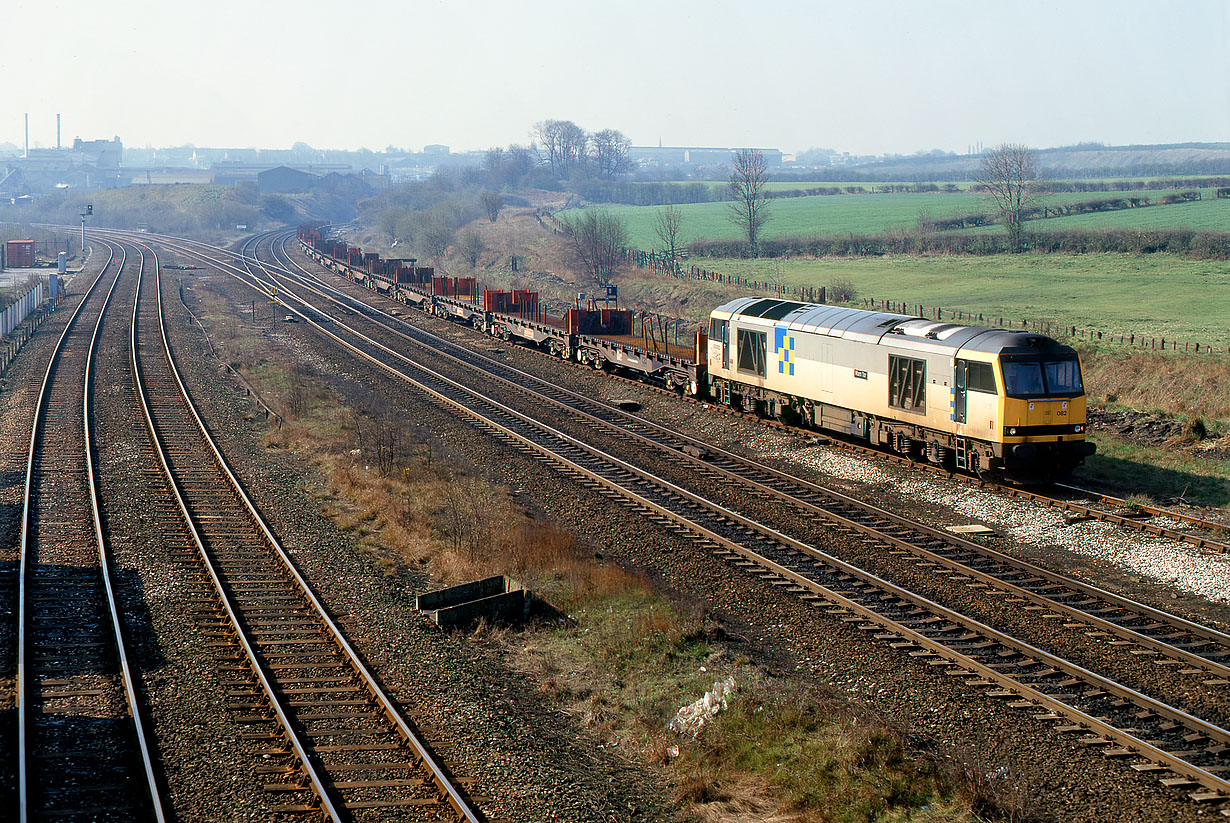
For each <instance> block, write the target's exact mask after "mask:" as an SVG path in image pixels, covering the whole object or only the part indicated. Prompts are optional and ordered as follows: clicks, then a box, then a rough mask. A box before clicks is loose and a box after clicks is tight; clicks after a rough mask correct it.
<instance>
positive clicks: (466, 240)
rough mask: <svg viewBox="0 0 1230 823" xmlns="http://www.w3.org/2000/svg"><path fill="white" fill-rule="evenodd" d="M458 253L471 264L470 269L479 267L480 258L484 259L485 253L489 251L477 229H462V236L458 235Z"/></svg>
mask: <svg viewBox="0 0 1230 823" xmlns="http://www.w3.org/2000/svg"><path fill="white" fill-rule="evenodd" d="M456 246H457V253H458V254H460V255H461V258H462V259H463V260H465V261H466V262H467V263H469V264H470V268H472V269H473V268H477V267H478V258H480V257H482V255H483V252H485V251H486V250H487V243H486V241H485V240H483V236H482V235H481V234H479V233H478V232H477V231H476V230H475V229H472V228H468V229H462V231H461V234H459V235H457V244H456Z"/></svg>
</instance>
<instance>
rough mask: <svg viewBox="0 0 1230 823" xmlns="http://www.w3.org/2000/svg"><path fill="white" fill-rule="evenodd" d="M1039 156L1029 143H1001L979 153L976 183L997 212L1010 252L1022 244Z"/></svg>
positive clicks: (1034, 195) (1035, 195)
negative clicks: (1010, 248) (983, 152)
mask: <svg viewBox="0 0 1230 823" xmlns="http://www.w3.org/2000/svg"><path fill="white" fill-rule="evenodd" d="M1037 177H1038V155H1037V153H1036V152H1035V151H1034V150H1033V149H1031V148H1029V147H1028V146H1022V145H1020V144H1019V143H1004V144H1003V145H1001V146H998V147H996V148H994V149H991V150H990V151H988V152H986V153H985V154H983V155H982V165H981V166H980V167H979V169H978V178H977V179H978V183H979V184H981V185H982V187H983V188H984V189H985V190H986V192H987V196H988V197H989V198H990V199H991V201H992V202H993V203H994V204H995V208H996V210H998V212H999V220H1000V222H1001V223H1003V224H1004V228H1006V229H1007V230H1008V243H1009V245H1010V246H1011V247H1012V250H1013V251H1021V250H1022V249H1023V248H1024V247H1025V213H1026V211H1027V210H1028V209H1029V207H1030V205H1031V204H1032V203H1033V201H1034V200H1035V199H1036V198H1037V196H1038V191H1037V189H1036V187H1035V186H1034V185H1033V181H1034V180H1036V179H1037Z"/></svg>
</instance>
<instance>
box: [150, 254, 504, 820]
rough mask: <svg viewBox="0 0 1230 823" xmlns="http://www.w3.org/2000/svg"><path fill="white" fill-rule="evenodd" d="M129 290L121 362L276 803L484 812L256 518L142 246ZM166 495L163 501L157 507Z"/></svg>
mask: <svg viewBox="0 0 1230 823" xmlns="http://www.w3.org/2000/svg"><path fill="white" fill-rule="evenodd" d="M153 268H154V271H153V273H152V275H148V274H147V275H144V276H143V277H142V280H141V283H140V285H139V287H138V289H139V290H138V295H137V298H136V300H135V301H134V307H133V314H132V325H131V331H130V344H131V357H132V370H133V374H134V375H136V378H137V379H136V381H135V388H136V392H137V396H138V399H139V401H140V404H141V408H142V414H143V416H144V419H145V424H146V426H147V428H148V430H149V432H150V436H151V442H152V445H153V450H154V455H155V457H156V459H157V462H158V464H159V465H160V466H161V469H162V473H163V476H164V484H163V488H164V489H165V493H166V495H167V496H169V502H170V504H171V506H172V507H173V510H174V511H176V512H178V514H179V515H180V517H179V529H180V531H181V532H182V540H181V550H180V552H179V554H178V559H179V560H180V561H184V560H188V559H192V560H194V561H195V563H197V564H198V568H199V570H200V576H201V579H202V583H203V584H204V585H205V586H207V587H208V591H209V596H208V598H207V601H206V605H205V606H204V607H203V608H200V609H198V610H197V612H198V613H197V615H196V616H197V619H198V624H199V626H200V628H201V631H202V633H203V634H204V635H205V636H207V637H210V638H212V639H211V640H209V642H208V643H207V646H208V647H209V648H211V649H212V650H213V652H214V654H215V655H216V656H217V657H218V658H219V662H218V668H219V670H220V673H221V676H222V677H224V678H225V680H226V685H227V687H228V688H229V689H230V692H229V694H230V698H231V703H230V706H229V709H230V711H231V712H232V713H233V719H234V721H235V722H236V723H239V724H241V725H242V726H243V727H244V728H245V731H244V732H243V733H242V735H243V737H244V738H245V739H246V740H249V741H257V742H259V743H260V744H261V745H263V746H265V750H264V759H263V762H262V763H260V764H259V765H254V769H255V770H256V771H257V773H258V774H260V775H262V776H263V779H264V781H265V782H264V787H265V790H266V792H268V793H269V795H270V797H271V801H270V804H269V808H270V809H271V810H272V811H273V812H275V813H299V812H303V813H320V814H322V815H323V816H324V817H326V818H327V819H330V820H337V821H341V820H350V819H363V820H367V819H397V820H404V819H426V820H439V819H456V820H468V821H478V820H483V819H485V818H484V817H483V816H482V814H481V812H479V811H478V810H477V808H476V807H475V806H474V804H473V801H472V800H471V799H470V798H469V797H468V796H467V795H466V793H465V792H464V791H463V790H462V789H460V788H459V786H458V785H457V782H456V781H455V780H454V779H453V778H452V777H451V775H449V773H448V772H447V771H446V770H445V769H444V768H443V767H442V766H441V765H440V764H439V763H438V762H437V760H436V758H435V756H434V755H433V754H432V752H431V751H430V749H429V748H428V747H427V745H426V744H425V743H424V742H423V741H422V740H421V739H420V738H419V736H418V735H417V734H416V732H415V731H414V730H413V728H412V727H411V725H410V724H409V723H408V722H407V721H406V719H405V718H404V716H403V714H402V712H401V711H400V710H399V708H398V707H397V706H396V705H395V704H394V702H393V701H392V700H391V699H390V698H389V697H388V695H387V694H386V693H385V692H384V690H383V689H382V687H381V686H380V685H379V683H378V682H377V680H376V678H375V677H374V675H373V674H372V673H371V671H369V669H368V668H367V666H366V665H365V664H364V663H363V661H362V660H361V659H360V657H359V655H358V654H357V653H356V652H355V650H354V649H353V647H352V646H351V644H350V642H349V641H348V640H347V639H346V637H345V636H344V634H343V633H342V631H341V630H340V629H339V627H338V626H337V624H336V623H335V621H334V620H333V619H332V617H331V616H330V615H329V613H328V611H327V609H326V608H325V606H324V605H323V604H322V603H321V601H320V599H319V598H318V597H317V596H316V594H315V593H314V591H313V590H312V588H311V586H310V585H309V584H308V582H307V581H306V580H305V579H304V578H303V576H302V575H301V574H300V573H299V572H298V570H297V569H296V568H295V566H294V564H293V562H292V561H291V560H290V558H289V556H288V555H287V553H286V552H285V550H284V549H283V548H282V546H281V545H280V543H279V542H278V540H277V538H276V536H275V535H274V533H273V531H272V529H271V528H270V526H269V525H268V524H267V523H266V522H265V520H264V519H263V518H262V516H261V515H260V513H259V512H258V511H257V509H256V507H255V506H254V505H253V504H252V502H251V499H250V497H249V495H248V494H247V492H246V491H245V489H244V488H243V485H242V484H241V483H240V481H239V480H238V478H237V477H236V475H235V473H234V472H233V471H232V470H231V468H230V467H229V465H228V463H227V461H226V459H225V457H224V456H223V455H222V453H221V451H220V450H219V449H218V447H217V445H216V443H215V442H214V439H213V437H212V436H211V434H210V432H209V430H208V428H207V426H206V425H205V424H204V422H203V420H202V418H201V416H200V414H199V412H198V411H197V409H196V407H195V404H194V403H193V401H192V398H191V394H190V393H189V391H188V390H187V388H186V386H185V384H184V382H183V380H182V378H181V376H180V374H179V371H178V368H177V366H176V364H175V358H174V350H173V348H172V346H171V344H170V342H169V338H168V335H167V331H166V326H165V317H164V314H163V306H162V299H163V298H162V292H161V277H160V270H159V268H158V266H157V259H156V257H155V258H154V267H153ZM167 508H168V507H167V505H166V503H165V502H164V504H163V505H162V509H163V510H164V511H165V510H166V509H167Z"/></svg>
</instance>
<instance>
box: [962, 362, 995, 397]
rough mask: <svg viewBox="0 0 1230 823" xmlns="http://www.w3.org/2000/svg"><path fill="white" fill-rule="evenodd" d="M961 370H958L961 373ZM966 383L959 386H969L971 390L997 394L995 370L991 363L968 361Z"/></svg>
mask: <svg viewBox="0 0 1230 823" xmlns="http://www.w3.org/2000/svg"><path fill="white" fill-rule="evenodd" d="M959 373H960V372H958V374H959ZM965 381H966V384H965V385H964V386H958V388H968V389H969V390H970V391H980V392H986V393H987V394H995V393H996V392H995V370H994V369H992V368H991V364H990V363H975V362H973V361H966V378H965Z"/></svg>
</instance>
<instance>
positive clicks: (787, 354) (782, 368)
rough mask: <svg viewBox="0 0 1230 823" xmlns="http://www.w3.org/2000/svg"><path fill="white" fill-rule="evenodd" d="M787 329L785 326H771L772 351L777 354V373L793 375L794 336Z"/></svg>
mask: <svg viewBox="0 0 1230 823" xmlns="http://www.w3.org/2000/svg"><path fill="white" fill-rule="evenodd" d="M787 331H788V330H787V328H786V327H785V326H775V327H774V328H773V352H774V353H775V354H776V355H777V373H778V374H789V375H790V376H791V377H794V338H793V337H791V336H790V335H789V334H787ZM787 367H789V372H787V370H786V369H787Z"/></svg>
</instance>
